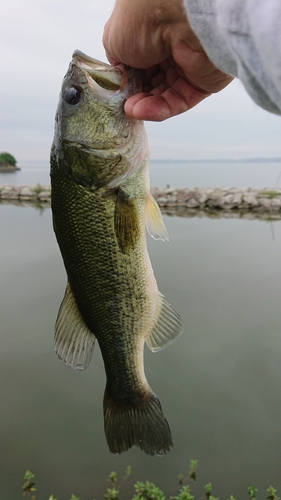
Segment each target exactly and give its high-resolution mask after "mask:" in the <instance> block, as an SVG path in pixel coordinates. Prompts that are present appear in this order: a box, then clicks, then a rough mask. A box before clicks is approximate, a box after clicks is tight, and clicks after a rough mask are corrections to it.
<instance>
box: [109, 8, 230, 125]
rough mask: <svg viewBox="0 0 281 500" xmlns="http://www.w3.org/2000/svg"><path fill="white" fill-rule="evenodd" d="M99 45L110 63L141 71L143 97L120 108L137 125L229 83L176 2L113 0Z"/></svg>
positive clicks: (171, 113) (195, 101) (176, 111)
mask: <svg viewBox="0 0 281 500" xmlns="http://www.w3.org/2000/svg"><path fill="white" fill-rule="evenodd" d="M103 43H104V46H105V50H106V54H107V57H108V60H109V62H110V63H111V64H118V63H123V64H126V65H128V66H132V67H134V68H139V69H142V78H143V82H142V84H143V90H144V92H142V93H138V94H136V95H134V96H132V97H130V98H129V99H128V100H127V101H126V103H125V112H126V114H127V115H129V116H132V117H134V118H137V119H139V120H151V121H163V120H166V119H167V118H170V117H172V116H175V115H177V114H180V113H183V112H185V111H187V110H188V109H191V108H193V107H194V106H196V105H197V104H199V102H201V101H202V100H203V99H205V98H206V97H208V96H209V95H211V94H212V93H214V92H219V91H220V90H222V89H223V88H224V87H226V86H227V85H228V84H229V83H230V82H231V81H232V77H231V76H229V75H226V74H225V73H222V72H221V71H220V70H219V69H218V68H216V67H215V66H214V65H213V63H212V62H211V61H210V60H209V59H208V56H207V55H206V53H205V51H204V49H203V47H202V45H201V43H200V41H199V40H198V38H197V37H196V35H195V33H194V32H193V31H192V29H191V27H190V24H189V22H188V19H187V15H186V12H185V9H184V7H183V4H182V0H173V1H172V2H171V0H134V1H132V0H117V1H116V4H115V7H114V10H113V12H112V14H111V17H110V18H109V20H108V22H107V23H106V25H105V28H104V35H103Z"/></svg>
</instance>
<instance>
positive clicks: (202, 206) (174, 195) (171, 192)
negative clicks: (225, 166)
mask: <svg viewBox="0 0 281 500" xmlns="http://www.w3.org/2000/svg"><path fill="white" fill-rule="evenodd" d="M151 192H152V194H153V196H154V197H155V199H156V201H157V203H158V204H159V206H160V207H163V208H167V209H170V208H172V207H173V208H174V209H180V208H185V209H190V210H195V209H196V210H200V211H205V210H207V211H210V210H211V211H214V210H215V211H220V210H224V211H225V210H227V211H231V210H240V211H241V210H242V211H247V212H248V211H253V212H261V213H263V212H274V213H277V212H281V189H277V188H264V189H259V188H256V189H255V188H246V187H245V188H234V187H231V188H228V187H215V188H210V187H209V188H200V189H199V188H193V189H190V188H179V189H176V188H172V187H169V186H168V187H166V188H152V189H151ZM1 200H3V201H4V200H6V201H11V202H12V201H19V202H29V203H43V204H49V203H50V202H51V188H50V186H42V185H40V184H37V185H34V186H12V185H8V184H2V185H0V201H1Z"/></svg>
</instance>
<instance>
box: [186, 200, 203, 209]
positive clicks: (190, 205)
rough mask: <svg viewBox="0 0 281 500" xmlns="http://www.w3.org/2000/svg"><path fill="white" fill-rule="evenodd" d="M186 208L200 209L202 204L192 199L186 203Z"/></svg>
mask: <svg viewBox="0 0 281 500" xmlns="http://www.w3.org/2000/svg"><path fill="white" fill-rule="evenodd" d="M186 206H187V207H188V208H196V207H200V203H199V201H198V200H196V199H195V198H190V199H189V200H188V201H187V202H186Z"/></svg>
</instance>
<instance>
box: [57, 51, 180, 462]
mask: <svg viewBox="0 0 281 500" xmlns="http://www.w3.org/2000/svg"><path fill="white" fill-rule="evenodd" d="M139 88H140V75H139V73H138V70H134V69H132V68H129V67H126V66H122V65H119V66H111V65H109V64H106V63H103V62H101V61H98V60H96V59H94V58H92V57H89V56H87V55H86V54H84V53H82V52H81V51H79V50H76V51H75V52H74V53H73V56H72V60H71V63H70V65H69V68H68V71H67V73H66V75H65V77H64V79H63V83H62V88H61V93H60V97H59V103H58V108H57V112H56V118H55V131H54V140H53V144H52V148H51V155H50V177H51V207H52V216H53V227H54V232H55V235H56V239H57V242H58V245H59V248H60V252H61V255H62V258H63V262H64V266H65V270H66V274H67V286H66V291H65V295H64V298H63V300H62V303H61V306H60V308H59V312H58V316H57V320H56V324H55V336H54V344H55V351H56V353H57V355H58V357H59V358H60V359H61V360H62V361H63V362H64V363H65V364H66V365H67V366H70V367H72V368H74V369H76V370H84V369H86V368H87V366H88V365H89V362H90V360H91V358H92V354H93V350H94V344H95V339H97V341H98V344H99V347H100V350H101V354H102V357H103V361H104V367H105V372H106V387H105V392H104V400H103V410H104V429H105V436H106V440H107V443H108V447H109V450H110V452H112V453H119V454H120V453H122V452H124V451H127V450H128V449H130V448H131V447H132V446H137V447H139V448H140V449H141V450H143V451H144V452H145V453H146V454H148V455H155V454H156V455H162V454H164V453H166V452H167V451H169V450H170V447H171V446H172V445H173V443H172V436H171V431H170V427H169V424H168V422H167V420H166V418H165V416H164V414H163V411H162V408H161V404H160V402H159V400H158V398H157V396H156V395H155V394H154V392H153V391H152V389H151V388H150V386H149V384H148V382H147V379H146V377H145V373H144V344H145V342H146V344H147V345H148V347H149V348H150V349H151V350H152V351H153V352H156V351H158V350H160V349H162V348H164V347H166V346H167V345H169V344H170V343H171V342H173V341H174V340H175V339H176V338H178V337H179V335H180V334H181V333H182V329H183V327H182V321H181V318H180V316H179V315H178V313H176V312H175V311H174V310H173V309H172V307H171V306H170V304H169V303H168V302H167V301H166V299H165V297H164V296H163V295H162V294H161V293H160V292H159V291H158V287H157V283H156V279H155V277H154V273H153V269H152V266H151V262H150V259H149V255H148V251H147V243H146V230H147V231H148V233H149V234H150V235H151V236H152V237H154V238H155V239H161V240H166V239H168V234H167V229H166V227H165V224H164V221H163V218H162V215H161V211H160V209H159V206H158V205H157V203H156V201H155V199H154V198H153V196H152V195H151V193H150V185H149V182H150V181H149V146H148V138H147V134H146V131H145V127H144V124H143V122H142V121H139V120H136V119H133V118H130V117H128V116H127V115H126V114H125V112H124V102H125V100H126V99H128V97H130V96H131V95H133V94H134V93H136V92H137V91H138V89H139Z"/></svg>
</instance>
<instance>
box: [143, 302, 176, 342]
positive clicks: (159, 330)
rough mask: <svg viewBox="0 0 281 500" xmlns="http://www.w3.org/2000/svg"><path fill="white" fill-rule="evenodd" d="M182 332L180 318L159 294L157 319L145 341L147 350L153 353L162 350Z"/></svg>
mask: <svg viewBox="0 0 281 500" xmlns="http://www.w3.org/2000/svg"><path fill="white" fill-rule="evenodd" d="M182 330H183V325H182V320H181V317H180V316H179V315H178V313H176V312H175V311H174V309H173V308H172V307H171V306H170V304H169V303H168V302H167V301H166V299H165V297H164V296H163V295H162V294H161V293H159V308H158V317H157V320H156V323H155V325H154V328H153V330H152V332H151V334H150V335H149V337H148V338H147V339H146V343H147V345H148V347H149V349H151V350H152V351H153V352H156V351H160V349H164V347H167V346H168V345H169V344H171V343H172V342H174V340H176V339H177V338H178V337H179V336H180V335H181V334H182Z"/></svg>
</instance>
